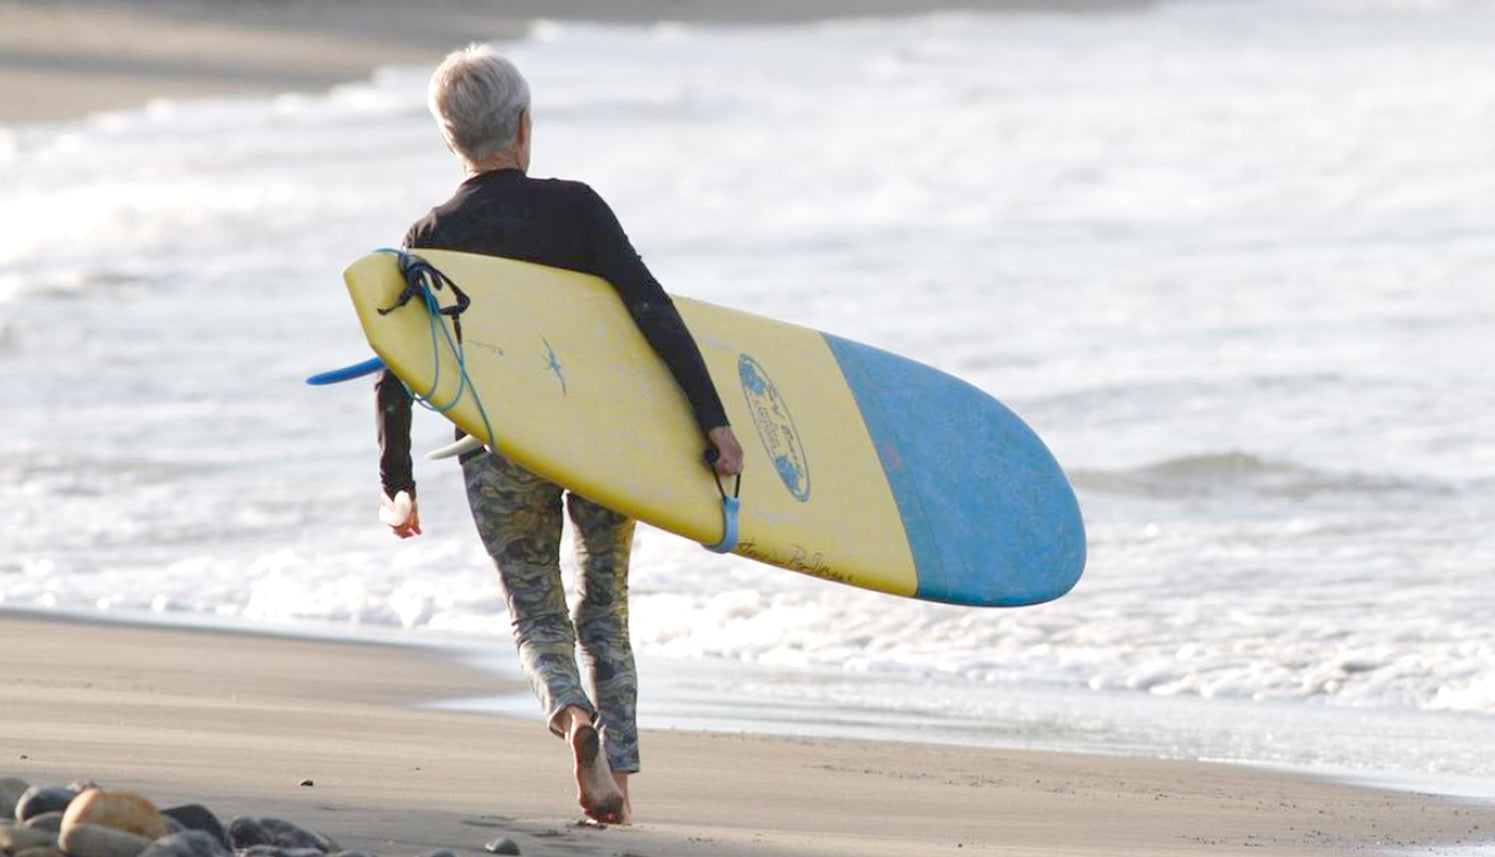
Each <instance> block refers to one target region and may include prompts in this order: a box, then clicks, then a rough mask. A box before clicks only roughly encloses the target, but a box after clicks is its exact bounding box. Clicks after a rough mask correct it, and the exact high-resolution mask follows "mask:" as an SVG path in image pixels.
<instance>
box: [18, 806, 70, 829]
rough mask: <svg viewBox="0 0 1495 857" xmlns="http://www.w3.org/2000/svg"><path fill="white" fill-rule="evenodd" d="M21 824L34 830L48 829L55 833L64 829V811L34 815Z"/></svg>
mask: <svg viewBox="0 0 1495 857" xmlns="http://www.w3.org/2000/svg"><path fill="white" fill-rule="evenodd" d="M19 826H20V827H29V828H31V829H32V830H46V831H48V832H50V833H52V834H54V835H55V834H56V833H57V832H58V831H60V830H62V813H60V812H55V811H54V812H44V813H42V814H41V815H33V816H31V817H30V818H28V819H26V820H25V821H23V822H21V823H20V825H19Z"/></svg>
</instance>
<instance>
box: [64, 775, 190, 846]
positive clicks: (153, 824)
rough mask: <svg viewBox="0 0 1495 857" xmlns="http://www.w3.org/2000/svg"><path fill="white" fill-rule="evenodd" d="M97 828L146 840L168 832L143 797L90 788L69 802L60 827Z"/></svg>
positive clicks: (158, 811) (164, 823)
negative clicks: (137, 835)
mask: <svg viewBox="0 0 1495 857" xmlns="http://www.w3.org/2000/svg"><path fill="white" fill-rule="evenodd" d="M74 824H99V825H103V826H104V827H112V828H114V829H115V830H123V831H125V832H127V833H138V834H139V835H141V836H144V837H145V838H147V839H159V838H161V837H162V836H165V835H167V833H169V832H170V831H168V830H167V829H166V822H164V821H162V820H161V812H160V810H158V809H156V805H155V804H153V803H151V801H150V799H149V798H147V797H146V796H145V795H141V794H136V793H135V792H126V791H105V790H103V789H101V788H98V787H94V788H90V789H88V790H87V791H85V792H83V793H82V794H80V795H78V796H77V797H76V798H74V799H73V802H72V803H71V804H69V805H68V808H67V814H66V815H64V816H63V819H62V826H63V827H64V828H67V827H70V826H72V825H74Z"/></svg>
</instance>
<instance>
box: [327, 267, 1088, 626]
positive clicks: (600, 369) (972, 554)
mask: <svg viewBox="0 0 1495 857" xmlns="http://www.w3.org/2000/svg"><path fill="white" fill-rule="evenodd" d="M412 253H413V254H414V256H415V257H418V258H419V259H424V260H425V261H426V262H428V263H429V264H430V265H431V266H433V267H434V268H435V269H436V270H438V271H439V272H440V273H441V274H443V275H444V277H445V279H446V280H447V281H449V282H448V283H447V284H445V286H443V284H442V283H441V281H440V278H427V280H426V281H425V283H426V285H425V286H424V287H423V288H419V289H417V290H416V291H417V292H419V293H418V294H413V295H412V294H410V293H409V291H408V290H407V285H408V284H407V279H406V277H405V276H404V274H403V273H402V266H401V257H400V255H399V254H397V253H395V252H393V251H381V252H376V253H372V254H370V255H367V256H365V257H363V258H360V259H358V260H356V261H354V262H353V263H352V264H351V265H349V266H348V268H347V270H346V271H345V272H344V279H345V280H346V283H347V286H348V291H349V294H350V296H351V297H352V300H353V304H354V307H355V309H356V311H357V313H358V318H359V321H360V322H361V324H362V326H363V330H364V333H365V334H366V336H367V338H368V341H369V344H370V345H371V346H372V347H373V349H374V352H375V353H376V354H378V355H379V358H380V359H381V360H382V361H383V362H384V364H385V365H387V366H388V367H389V368H390V369H392V370H393V371H394V372H395V374H396V375H398V376H399V377H400V379H401V380H402V381H404V383H405V384H406V386H408V387H409V388H410V390H411V391H412V393H414V394H415V395H417V396H419V397H421V398H423V399H424V400H426V401H427V402H428V403H429V405H430V406H431V407H433V408H434V409H436V410H439V411H441V412H443V413H444V414H445V416H446V417H448V418H449V419H451V420H452V421H453V422H454V423H456V424H457V425H458V426H460V427H461V428H462V429H463V430H465V431H467V432H468V433H469V434H472V435H474V436H476V437H478V438H480V439H483V440H484V441H485V442H487V443H489V444H490V446H492V448H495V449H497V450H498V451H499V452H501V453H502V454H504V455H506V456H508V457H510V458H511V459H513V460H514V461H516V462H518V463H519V464H520V465H522V466H524V467H526V468H528V469H529V470H531V471H533V472H535V473H537V474H539V475H541V476H543V477H545V478H546V479H549V480H551V481H553V482H555V483H556V484H558V485H562V486H564V487H566V488H568V489H570V490H573V491H576V492H579V493H581V494H582V495H584V496H586V497H589V498H591V499H593V500H595V501H597V502H599V503H602V504H603V505H606V506H608V507H610V508H613V509H616V510H618V511H620V512H622V513H624V514H627V515H630V516H633V517H636V518H638V519H639V520H641V521H645V522H647V523H649V524H652V525H653V526H655V527H658V528H660V529H663V530H667V531H669V532H672V533H677V534H679V535H681V536H684V537H686V538H689V539H693V540H695V541H697V542H701V543H702V544H707V545H712V544H718V543H720V542H722V541H723V539H724V536H729V535H730V534H728V533H726V530H728V529H729V523H728V521H727V520H726V519H725V518H724V515H723V502H722V498H723V489H722V488H721V487H720V486H719V484H718V482H717V481H716V480H715V479H714V477H713V474H712V472H711V470H710V469H709V468H708V467H707V466H706V465H705V463H704V462H703V460H702V452H703V450H704V448H705V443H704V440H703V438H702V436H701V433H700V430H699V429H698V428H697V427H696V425H695V421H694V420H693V418H692V416H691V413H690V410H689V407H688V405H687V403H686V401H685V398H684V396H683V395H682V394H681V392H680V390H679V388H678V387H677V386H676V384H675V383H674V380H673V379H672V377H671V376H670V374H669V372H668V370H667V369H666V368H665V367H664V365H663V363H662V362H661V361H660V360H659V358H658V357H657V356H656V355H655V354H654V352H653V351H652V350H651V349H650V347H649V346H648V344H647V342H646V341H645V340H644V338H643V336H642V334H641V333H640V332H639V331H638V329H637V327H636V326H635V325H634V324H633V322H632V320H631V319H630V318H629V316H628V314H627V311H626V310H625V309H624V307H623V305H622V302H621V301H620V300H619V298H618V296H617V293H616V292H615V291H614V290H613V289H612V288H611V287H610V286H609V285H608V284H607V283H606V282H604V281H603V280H601V279H599V278H597V277H593V276H589V275H586V274H581V273H577V272H574V271H566V270H561V269H556V268H550V267H546V266H542V265H536V264H532V263H528V262H522V261H517V260H513V259H504V258H498V257H492V256H481V255H473V254H465V253H457V252H451V251H441V250H416V251H412ZM451 286H455V287H456V288H452V287H451ZM402 295H404V296H406V297H407V298H410V299H408V300H406V301H405V302H404V303H403V304H400V299H401V297H402ZM459 295H460V298H459ZM674 301H675V305H676V307H677V308H678V309H679V311H680V314H681V316H682V317H683V318H684V319H685V322H686V325H687V327H689V329H690V330H691V333H692V335H693V336H694V337H695V339H696V341H697V343H698V344H699V345H700V348H701V352H702V355H703V356H704V358H705V360H706V364H707V367H708V369H709V370H710V372H711V375H712V378H713V380H714V382H715V384H716V387H717V390H718V392H719V393H720V395H721V398H722V401H723V403H724V405H725V406H726V409H727V416H728V419H729V420H730V421H731V423H732V425H733V427H734V431H735V433H736V434H737V436H738V439H739V441H740V442H741V443H742V446H743V449H744V453H745V455H744V468H743V475H742V479H741V482H740V486H739V489H740V496H739V497H738V501H739V503H738V509H737V512H736V520H735V529H736V532H735V541H734V540H732V539H730V538H728V541H734V543H733V544H732V546H731V550H732V552H734V553H736V554H739V555H741V556H744V557H748V558H750V559H754V560H758V561H761V562H764V563H768V564H770V565H774V566H779V567H781V568H785V569H789V570H792V571H797V572H802V573H804V574H809V575H813V576H815V577H819V578H823V579H825V580H830V581H835V582H837V583H843V584H848V585H851V586H857V587H862V588H865V589H871V590H876V591H880V592H887V593H891V594H895V595H901V596H908V597H912V598H918V599H924V600H930V601H939V602H948V603H955V604H967V605H978V606H1021V605H1028V604H1036V603H1040V602H1044V601H1048V600H1051V599H1054V598H1057V597H1059V596H1060V595H1063V594H1064V593H1065V592H1067V591H1069V590H1070V588H1072V587H1073V586H1074V585H1075V583H1076V582H1077V581H1078V580H1079V578H1080V575H1081V572H1082V571H1083V569H1084V565H1085V555H1086V545H1085V530H1084V523H1083V519H1082V517H1081V514H1080V509H1079V505H1078V502H1077V501H1076V499H1075V495H1074V491H1073V490H1072V489H1071V487H1070V485H1069V482H1068V480H1067V479H1066V478H1065V476H1064V472H1063V470H1062V469H1061V468H1060V466H1059V464H1058V463H1057V462H1056V461H1055V459H1054V457H1053V455H1052V454H1051V453H1050V452H1049V450H1048V448H1047V447H1046V446H1045V445H1044V443H1043V441H1042V440H1040V439H1039V437H1038V436H1037V435H1036V434H1035V433H1034V432H1033V430H1032V429H1030V428H1029V427H1028V426H1027V425H1026V424H1024V423H1023V421H1022V420H1021V419H1019V418H1018V417H1017V415H1016V414H1014V413H1013V412H1012V411H1011V410H1010V409H1008V408H1007V407H1006V406H1004V405H1003V404H1002V403H1000V402H999V401H997V400H996V399H995V398H993V397H992V396H990V395H988V394H987V393H986V392H984V391H982V390H980V389H978V388H977V387H974V386H972V385H970V384H968V383H966V382H964V381H961V380H960V379H958V378H955V377H954V376H952V375H949V374H946V373H944V372H941V371H938V370H936V369H934V368H931V367H929V366H926V365H923V364H920V363H917V362H915V361H912V360H909V359H906V358H903V357H900V356H897V355H895V354H892V353H890V352H887V351H883V350H880V349H877V348H874V347H872V346H869V345H863V344H860V343H856V342H852V341H850V340H847V339H844V338H841V337H838V336H834V335H831V334H828V333H822V332H820V331H816V330H812V329H810V328H807V327H801V326H797V325H794V324H788V323H785V322H781V321H775V320H772V319H768V318H764V317H761V316H756V315H752V314H749V313H745V312H741V311H738V310H734V309H729V308H725V307H720V306H714V305H711V304H708V303H704V302H701V301H696V300H690V299H688V298H683V297H676V298H674ZM459 304H461V306H460V307H459ZM458 328H460V333H459V330H458ZM731 488H732V486H731V484H730V483H728V485H727V486H726V490H727V491H729V492H730V491H731Z"/></svg>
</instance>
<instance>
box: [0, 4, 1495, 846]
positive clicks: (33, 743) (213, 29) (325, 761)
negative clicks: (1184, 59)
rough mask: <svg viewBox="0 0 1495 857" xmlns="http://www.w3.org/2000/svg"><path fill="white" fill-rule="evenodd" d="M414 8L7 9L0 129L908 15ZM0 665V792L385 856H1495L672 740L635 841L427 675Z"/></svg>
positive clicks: (1151, 776)
mask: <svg viewBox="0 0 1495 857" xmlns="http://www.w3.org/2000/svg"><path fill="white" fill-rule="evenodd" d="M416 5H417V4H406V3H401V2H393V0H368V2H356V0H317V2H314V3H312V2H308V3H291V2H269V0H259V2H254V0H243V2H227V0H223V2H207V0H197V2H185V0H181V1H180V2H174V0H157V2H136V3H123V2H108V0H99V2H85V0H49V2H40V0H28V2H16V0H0V123H25V122H33V121H46V120H54V119H68V118H74V117H80V116H83V115H86V114H88V113H89V112H91V111H97V110H107V109H130V108H135V107H138V106H140V105H143V104H145V103H146V102H147V101H149V100H150V99H151V98H155V97H171V98H185V97H196V96H222V95H228V96H233V95H267V94H274V93H280V92H288V91H303V92H312V91H319V90H323V89H325V88H327V87H328V86H331V85H334V84H337V83H339V82H344V81H353V80H360V79H364V78H366V77H367V76H368V75H369V74H370V73H371V70H372V69H373V68H375V67H376V66H379V65H383V64H405V63H411V64H431V63H434V62H435V61H436V60H437V59H438V58H439V57H440V56H442V55H443V54H444V53H445V52H446V51H448V50H450V49H451V48H453V47H455V46H458V45H461V44H463V43H466V42H468V41H472V40H487V39H495V38H502V37H505V36H514V35H517V34H520V33H522V32H523V31H524V28H525V26H526V24H525V21H526V20H527V19H528V18H529V17H532V16H533V15H536V14H541V15H544V16H546V17H551V18H570V17H581V18H597V19H611V20H617V19H620V18H621V19H627V20H640V21H647V20H654V19H673V20H708V21H723V22H727V21H741V20H743V19H745V18H747V19H751V20H754V21H770V20H785V19H790V18H816V17H825V16H833V15H845V14H854V13H855V14H888V13H893V12H899V11H914V10H917V9H919V8H921V5H920V4H917V3H913V2H909V0H902V2H900V0H869V2H866V3H857V4H854V3H851V2H844V0H843V2H830V0H796V2H789V0H770V2H766V3H761V4H756V5H754V4H738V3H734V2H728V0H672V1H671V0H659V2H636V3H623V2H604V0H592V1H591V2H585V0H549V2H543V3H542V2H538V0H534V1H533V2H531V0H523V1H522V2H513V3H508V4H503V6H502V8H503V9H504V10H505V11H504V12H503V14H501V15H496V14H494V13H493V12H492V9H493V8H495V6H494V4H492V3H477V2H458V0H448V2H441V3H436V4H433V5H429V6H428V5H427V4H420V10H419V11H416V10H415V7H416ZM964 5H967V6H976V7H982V8H993V9H995V8H1007V7H1011V6H1013V5H1022V4H1021V3H1017V4H1014V2H1010V0H1009V2H1004V0H983V2H976V3H967V4H964ZM1027 5H1033V4H1032V3H1029V4H1027ZM1038 5H1045V6H1050V7H1052V6H1054V5H1055V4H1053V3H1043V4H1038ZM1069 5H1071V6H1073V7H1075V8H1100V7H1107V8H1109V7H1113V6H1116V5H1118V4H1117V3H1113V2H1107V0H1088V2H1087V0H1073V2H1072V3H1071V4H1069ZM1120 5H1127V4H1125V3H1122V4H1120ZM743 8H748V9H751V11H748V12H744V11H742V9H743ZM0 653H3V654H0V676H3V678H0V776H19V777H23V778H26V779H28V780H30V781H32V782H38V783H47V782H67V781H69V780H73V779H75V778H90V779H94V780H97V781H99V782H100V783H102V784H104V785H107V786H112V787H118V788H133V789H138V790H140V791H143V792H145V793H146V794H147V795H149V796H150V797H152V798H153V799H154V800H156V801H157V802H158V803H160V804H163V805H170V804H175V803H182V802H201V803H204V804H206V805H208V806H210V807H212V808H213V809H215V810H216V811H217V812H218V813H219V814H220V815H222V816H224V817H230V816H234V815H259V816H264V815H274V816H279V817H284V818H288V819H290V820H292V821H294V822H297V823H300V824H302V825H304V826H307V827H311V828H314V829H317V830H321V831H323V832H326V833H328V834H330V835H332V836H333V837H334V838H336V839H338V840H339V841H340V842H341V843H342V844H343V846H345V847H347V848H357V849H364V850H367V851H371V852H374V853H376V854H380V855H407V854H408V855H414V854H417V853H420V852H423V851H426V850H429V849H432V848H452V849H455V850H457V851H458V852H459V853H470V852H477V851H480V850H481V848H482V845H483V844H484V843H485V842H487V841H488V840H490V839H492V838H494V837H497V836H509V837H512V838H514V839H515V840H516V841H518V843H519V844H520V847H521V849H522V853H523V854H525V855H562V854H565V855H592V854H595V855H634V857H643V856H644V855H651V857H674V856H675V855H764V857H775V856H776V855H779V856H781V855H811V856H812V857H813V856H815V855H825V857H831V855H862V857H880V855H887V857H894V855H897V857H906V855H928V854H982V853H989V854H1022V855H1118V854H1137V855H1149V857H1164V856H1165V855H1201V854H1254V855H1313V854H1341V853H1347V852H1354V853H1381V852H1392V851H1401V850H1405V849H1408V848H1416V847H1421V846H1431V845H1440V844H1446V843H1468V844H1477V843H1481V842H1489V841H1491V840H1495V809H1492V808H1490V807H1487V806H1483V807H1482V806H1472V805H1461V804H1458V803H1455V802H1451V801H1443V800H1438V799H1434V798H1430V797H1426V796H1420V795H1414V794H1402V793H1389V792H1378V791H1374V790H1368V789H1357V788H1351V787H1346V786H1342V785H1336V784H1332V783H1328V782H1324V781H1319V780H1315V779H1311V778H1305V777H1298V776H1293V775H1289V774H1283V773H1275V772H1267V771H1261V770H1255V769H1251V768H1247V767H1242V766H1230V765H1218V764H1203V763H1187V762H1166V761H1154V760H1145V759H1129V758H1111V757H1096V756H1081V755H1065V754H1047V753H1032V752H999V751H991V750H977V749H963V748H955V747H943V746H926V745H917V744H895V743H869V742H861V741H849V740H847V741H842V740H826V739H818V738H817V739H807V738H783V737H763V736H756V735H740V734H691V733H677V732H652V733H648V734H646V735H645V737H644V754H645V766H646V770H645V772H644V773H643V774H642V775H640V776H639V777H636V778H635V782H634V787H633V789H634V801H635V803H634V809H635V815H636V819H637V821H638V823H637V824H635V825H634V826H632V827H628V828H611V829H606V830H597V829H589V828H582V827H578V826H576V825H575V822H576V820H577V819H578V818H579V817H580V812H579V811H578V810H577V808H576V805H575V802H574V798H573V797H572V788H573V787H572V785H571V782H570V778H569V771H568V759H567V754H566V748H565V746H564V744H563V743H562V742H560V741H557V740H555V739H554V738H552V737H551V736H550V735H549V734H548V732H546V730H545V729H544V727H543V726H542V725H541V724H540V722H539V718H538V716H537V717H536V718H534V719H533V720H528V721H511V720H506V719H503V718H498V717H492V716H486V715H481V714H473V713H460V712H454V711H444V710H437V709H433V708H429V707H420V706H421V704H423V703H428V702H431V701H433V700H437V699H446V698H462V697H472V696H478V695H483V694H491V693H495V692H497V691H499V690H501V689H502V688H503V686H504V683H505V682H506V681H510V682H514V681H517V678H515V677H511V678H509V679H504V678H501V677H495V676H491V675H488V674H485V673H481V672H478V671H476V670H474V669H470V668H466V667H464V666H462V665H460V664H458V663H456V662H455V661H453V660H452V659H450V658H448V657H445V656H443V655H441V654H440V653H438V652H434V651H430V650H425V649H417V648H402V647H393V646H380V645H365V644H352V643H336V642H326V641H313V640H303V639H294V638H288V637H279V636H267V635H247V634H230V633H221V632H205V631H191V630H176V629H163V628H160V627H141V626H130V625H123V624H101V623H96V622H80V621H67V620H61V619H57V618H49V617H38V616H35V615H32V614H20V613H4V614H0ZM648 693H649V689H648V688H647V687H645V688H644V689H643V699H642V705H643V706H644V707H645V708H647V706H648ZM303 780H310V781H311V782H312V783H314V785H310V786H303V785H300V783H301V782H302V781H303Z"/></svg>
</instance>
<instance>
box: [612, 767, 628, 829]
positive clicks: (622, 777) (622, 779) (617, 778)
mask: <svg viewBox="0 0 1495 857" xmlns="http://www.w3.org/2000/svg"><path fill="white" fill-rule="evenodd" d="M613 782H614V783H616V784H617V786H618V791H619V792H621V793H622V794H623V818H622V820H620V821H619V822H618V823H619V824H632V823H633V801H632V799H630V798H629V797H628V773H627V772H626V771H613Z"/></svg>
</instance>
